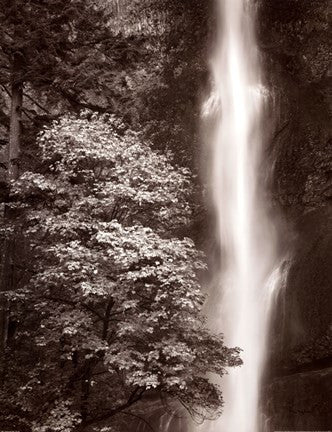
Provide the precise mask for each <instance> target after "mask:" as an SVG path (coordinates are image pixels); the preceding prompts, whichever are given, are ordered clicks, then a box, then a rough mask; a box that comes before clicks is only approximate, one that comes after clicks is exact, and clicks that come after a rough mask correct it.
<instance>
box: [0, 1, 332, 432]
mask: <svg viewBox="0 0 332 432" xmlns="http://www.w3.org/2000/svg"><path fill="white" fill-rule="evenodd" d="M256 4H257V8H258V22H257V37H258V43H259V47H260V50H261V53H262V62H263V65H264V70H265V77H266V78H265V79H266V85H267V87H268V89H269V90H270V96H269V101H270V102H269V104H268V107H267V112H266V113H265V115H266V122H265V123H266V131H265V132H266V149H265V151H266V161H267V165H268V166H270V167H271V168H270V170H271V174H270V179H271V181H270V184H269V188H270V189H269V193H270V195H271V198H272V202H273V209H274V211H275V212H276V213H278V215H279V220H280V221H281V222H280V226H281V228H280V232H281V234H280V254H281V255H284V256H286V261H285V264H284V265H285V271H286V269H287V271H288V273H287V277H285V282H284V286H283V289H282V292H281V295H280V297H279V303H278V305H277V308H276V311H275V319H274V324H273V328H272V334H271V343H270V358H269V361H268V368H267V372H266V377H265V381H266V383H265V390H264V395H265V398H264V399H265V401H266V402H265V407H264V410H265V413H266V416H267V418H268V421H269V422H270V425H271V430H275V429H280V430H281V429H287V430H288V429H291V428H294V429H302V430H305V429H308V430H313V429H319V430H324V429H327V428H329V427H331V425H332V417H331V413H330V410H329V407H330V406H331V403H332V373H331V370H332V352H331V349H332V348H331V347H332V344H331V340H332V338H331V336H332V335H331V329H332V326H331V322H332V319H331V318H332V316H331V311H332V295H331V272H330V268H331V197H332V151H331V142H330V137H329V132H330V126H329V125H330V115H331V100H330V87H329V84H330V83H329V81H330V76H331V69H330V64H331V49H330V42H329V22H328V2H327V1H326V0H318V1H317V0H316V1H310V0H301V1H297V0H257V1H256ZM0 11H1V12H0V23H1V26H0V102H1V103H0V146H1V147H0V150H1V156H0V199H1V206H2V209H1V214H2V216H1V231H0V236H1V239H0V241H1V250H2V252H1V280H0V284H1V285H0V296H1V316H0V321H1V322H0V324H1V328H0V332H1V346H0V351H1V353H0V354H1V355H0V362H1V364H0V381H1V382H0V385H1V388H0V428H1V430H19V431H22V432H23V431H29V432H30V431H36V432H37V431H38V432H49V431H50V432H51V431H52V432H53V431H63V432H64V431H66V432H67V431H80V430H82V431H93V430H103V431H104V432H106V431H107V432H115V431H117V432H122V431H128V430H133V431H134V430H135V427H137V426H138V425H141V427H142V430H143V428H144V427H145V430H152V429H151V427H153V428H154V429H155V430H159V429H158V428H160V427H161V426H160V423H159V422H158V421H159V420H156V419H155V418H153V416H152V417H151V412H152V413H153V412H155V417H156V418H159V417H160V416H162V415H163V414H165V413H166V416H167V415H168V414H167V413H171V412H172V411H174V409H176V408H177V407H178V406H181V407H183V410H184V411H183V413H184V412H187V413H188V416H192V417H194V419H196V420H201V419H203V418H214V417H215V416H216V415H218V414H220V412H221V408H222V394H221V391H220V389H218V388H217V387H216V386H215V385H213V384H211V383H210V382H209V381H208V380H207V379H206V377H205V375H206V373H208V372H213V373H217V374H219V375H222V374H223V373H224V371H225V367H226V366H237V365H238V364H239V363H240V360H239V358H238V354H239V353H238V350H236V349H235V350H234V349H232V348H229V347H225V346H224V344H223V340H222V337H221V336H220V335H214V334H211V333H210V332H209V331H208V330H207V328H206V325H205V320H204V317H203V315H202V312H201V310H202V305H203V303H204V294H203V293H202V292H201V289H200V282H199V281H201V280H203V279H208V278H209V272H208V270H207V267H206V263H209V262H211V261H213V254H214V253H215V250H216V246H215V244H214V240H213V228H211V226H213V220H212V217H211V215H210V211H209V209H208V208H207V206H206V203H205V202H204V199H203V192H204V190H203V189H204V188H203V185H202V176H201V159H202V141H203V140H204V129H202V126H201V125H202V121H201V115H200V110H201V104H202V101H203V100H204V98H205V97H206V95H207V94H208V93H209V90H210V87H211V77H210V75H209V70H208V60H209V57H210V54H211V49H212V47H213V40H214V35H215V25H216V23H215V13H214V3H213V1H212V0H208V1H201V0H183V1H181V2H179V1H175V0H140V1H138V0H136V1H134V0H132V1H127V0H112V1H111V0H110V1H108V2H105V1H103V0H71V1H67V0H39V1H37V0H29V1H26V0H25V1H23V0H0ZM161 197H162V198H161ZM201 251H203V252H204V253H203V252H201ZM170 275H172V277H173V275H174V277H173V279H172V283H171V285H167V284H168V282H167V281H169V280H170ZM165 286H166V287H167V290H166V291H167V292H166V294H165V289H164V288H165ZM221 390H222V389H221ZM181 412H182V411H181ZM170 415H171V414H170ZM182 415H184V414H182ZM134 425H135V426H134ZM172 427H173V429H172V430H174V431H175V430H176V428H180V429H179V430H181V431H182V430H183V427H184V426H183V423H181V422H180V420H174V423H173V426H172ZM149 428H150V429H149Z"/></svg>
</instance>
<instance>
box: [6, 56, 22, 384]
mask: <svg viewBox="0 0 332 432" xmlns="http://www.w3.org/2000/svg"><path fill="white" fill-rule="evenodd" d="M21 77H22V56H21V53H20V52H17V53H15V54H14V58H13V64H12V77H11V81H12V82H11V111H10V130H9V145H8V149H7V180H8V183H9V182H10V181H13V180H17V178H18V176H19V157H20V150H21V132H22V125H21V121H22V119H21V117H22V103H23V82H22V78H21ZM4 218H5V219H7V220H8V219H10V218H11V212H10V211H9V209H8V207H7V206H5V213H4ZM14 256H15V233H14V234H13V235H11V236H10V237H6V238H5V239H4V241H3V253H2V260H1V261H2V262H1V273H0V277H1V280H0V385H3V384H4V382H5V376H6V369H7V367H6V363H7V361H6V357H7V356H6V348H7V338H8V320H9V302H8V300H7V298H6V295H5V294H6V292H8V291H9V290H12V289H14V288H15V287H14V285H15V282H14Z"/></svg>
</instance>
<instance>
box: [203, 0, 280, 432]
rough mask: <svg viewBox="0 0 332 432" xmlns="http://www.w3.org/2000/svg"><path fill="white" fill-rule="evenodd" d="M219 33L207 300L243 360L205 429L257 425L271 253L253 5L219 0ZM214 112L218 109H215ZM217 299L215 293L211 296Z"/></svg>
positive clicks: (218, 431)
mask: <svg viewBox="0 0 332 432" xmlns="http://www.w3.org/2000/svg"><path fill="white" fill-rule="evenodd" d="M218 1H219V14H220V28H221V31H220V34H219V38H218V41H217V46H216V50H215V55H214V57H213V59H212V72H213V76H214V85H215V89H214V94H213V95H212V97H211V99H210V100H209V101H207V103H206V104H205V107H204V110H205V111H209V112H210V113H211V110H213V108H212V107H215V106H216V104H215V103H211V101H216V100H217V101H219V102H218V105H219V109H217V110H215V109H214V111H215V112H214V118H215V117H216V116H217V121H216V122H215V124H216V125H215V129H214V134H213V139H212V150H211V151H212V157H211V160H212V163H211V166H212V170H211V173H210V175H211V179H210V186H211V195H212V200H213V204H214V208H215V212H216V216H217V222H218V237H219V245H220V248H221V263H220V268H221V270H220V275H219V284H218V286H219V288H218V289H219V290H221V292H222V295H221V296H220V300H219V301H218V302H217V306H211V307H210V308H209V311H210V315H212V319H213V320H214V321H215V322H217V325H216V327H217V329H218V330H219V331H221V332H223V333H224V335H225V341H226V343H227V345H228V346H239V347H240V348H241V349H242V350H243V351H242V359H243V366H242V367H240V368H236V369H234V370H231V371H229V375H228V376H226V378H225V379H224V380H223V383H222V389H223V393H224V400H225V406H224V413H223V415H222V416H221V418H220V420H218V421H217V422H215V423H211V424H210V425H209V426H208V427H205V428H203V430H209V431H212V432H235V431H236V432H258V431H260V430H261V426H260V418H259V386H260V378H261V374H262V369H263V362H264V351H265V345H266V336H267V328H268V321H269V314H270V305H271V298H272V294H271V291H273V287H274V286H275V284H276V280H277V279H278V276H277V272H274V273H272V276H269V275H270V274H271V272H272V269H273V266H274V264H275V261H276V254H275V237H274V227H273V223H272V221H271V220H270V218H269V216H268V212H267V208H266V207H267V206H266V204H265V203H264V198H263V196H264V190H263V186H262V184H261V183H262V181H261V179H260V177H261V175H260V173H261V165H262V150H263V146H262V124H261V114H262V107H263V104H264V98H265V96H264V93H265V92H264V90H263V86H262V82H261V70H260V65H259V56H258V50H257V45H256V41H255V32H254V10H253V9H254V5H253V0H252V1H246V0H218ZM216 113H217V114H216ZM214 300H215V299H214Z"/></svg>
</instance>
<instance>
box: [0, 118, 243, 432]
mask: <svg viewBox="0 0 332 432" xmlns="http://www.w3.org/2000/svg"><path fill="white" fill-rule="evenodd" d="M38 142H39V146H40V149H41V159H42V161H43V164H42V166H41V167H40V171H39V172H28V171H27V172H25V173H23V174H22V176H21V177H20V179H19V180H17V181H16V182H15V183H13V187H12V190H11V204H10V205H11V207H13V208H16V207H21V208H22V207H23V209H24V210H22V211H24V218H23V219H22V214H21V216H20V218H19V219H18V221H17V225H16V230H19V231H20V230H22V231H23V230H24V231H25V236H26V239H27V242H28V244H29V251H30V252H29V254H28V257H29V260H28V261H27V262H24V263H23V264H22V267H23V269H22V275H23V276H22V278H21V279H22V280H23V283H21V285H20V286H19V287H18V288H17V289H16V290H15V291H10V292H8V293H7V294H8V299H9V300H10V301H11V303H12V307H11V310H12V314H13V315H15V317H16V318H15V319H16V323H17V329H16V330H15V337H14V338H13V344H14V345H15V346H16V347H18V350H17V351H16V355H15V356H13V357H12V359H11V366H10V372H11V374H10V376H11V377H12V378H11V380H9V381H8V382H7V384H6V387H5V389H4V391H3V393H2V397H1V404H2V409H1V412H2V415H3V422H4V423H5V420H6V419H8V418H10V419H11V420H12V421H13V424H15V425H17V426H16V427H21V428H26V430H28V431H30V430H34V431H44V430H47V431H53V430H54V431H55V430H57V431H59V430H61V431H65V430H66V431H72V430H76V429H80V430H81V429H84V430H89V428H90V427H92V426H96V425H99V426H100V425H112V424H113V425H114V422H115V420H114V417H115V416H119V415H120V414H121V413H122V412H124V411H125V410H126V409H128V408H130V407H132V406H134V405H135V403H137V402H138V401H139V400H141V399H142V398H143V397H144V396H145V395H148V394H151V393H158V394H165V395H168V396H169V397H171V398H174V399H177V400H179V401H180V402H181V403H182V404H183V405H184V406H185V407H186V408H187V409H188V410H189V411H190V412H191V413H192V414H193V415H194V416H198V417H200V418H204V417H206V416H212V415H216V414H218V413H219V412H220V409H221V407H222V395H221V391H220V389H219V388H218V386H217V385H215V384H213V383H211V382H210V381H209V379H208V378H207V374H209V373H212V374H217V375H219V376H222V375H223V374H224V373H225V367H226V366H235V365H238V364H240V360H239V358H238V354H239V350H238V349H236V348H235V349H231V348H227V347H225V346H224V344H223V339H222V336H221V335H213V334H211V333H210V332H209V331H208V330H207V327H206V323H205V319H204V317H203V316H202V315H201V309H202V305H203V303H204V295H203V294H202V292H201V288H200V284H199V279H198V273H199V272H201V271H203V270H204V269H205V264H204V257H203V254H202V253H201V252H199V251H198V250H197V249H196V248H195V245H194V244H193V242H192V240H190V239H188V238H177V237H175V236H174V233H175V232H176V230H177V228H178V227H179V226H181V225H183V224H185V223H186V222H187V221H188V219H189V218H190V212H191V207H190V205H189V204H188V198H189V196H190V194H191V193H192V190H191V180H190V172H189V170H188V169H186V168H180V167H174V166H172V165H171V164H170V162H169V159H170V157H171V155H167V156H165V155H162V154H160V153H156V152H153V151H152V150H151V149H150V147H149V146H148V145H147V144H144V143H142V142H141V140H140V136H139V135H138V134H137V133H133V132H130V131H128V130H126V129H125V128H124V125H123V124H122V122H120V121H119V120H117V119H116V118H115V117H114V116H109V115H104V116H97V115H95V114H91V113H89V112H86V113H82V115H81V116H80V117H78V118H75V117H72V116H65V117H63V118H62V119H60V120H58V121H55V122H54V123H53V124H52V126H51V127H49V128H45V129H44V131H42V132H41V134H40V136H39V139H38ZM23 203H24V204H23ZM8 229H9V228H7V231H8ZM27 310H30V313H29V314H28V315H27V313H26V312H27ZM27 336H28V340H27ZM28 346H29V348H28ZM27 352H29V359H27ZM27 365H28V369H27ZM41 401H42V406H41ZM13 407H14V412H15V414H14V413H13ZM60 419H61V420H60ZM112 419H113V420H112ZM112 421H113V423H112Z"/></svg>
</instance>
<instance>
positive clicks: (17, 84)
mask: <svg viewBox="0 0 332 432" xmlns="http://www.w3.org/2000/svg"><path fill="white" fill-rule="evenodd" d="M11 94H12V100H11V110H10V132H9V146H8V179H9V180H16V179H17V178H18V175H19V157H20V151H21V132H22V124H21V123H22V103H23V83H22V81H21V54H20V53H17V54H15V56H14V61H13V70H12V85H11Z"/></svg>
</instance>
